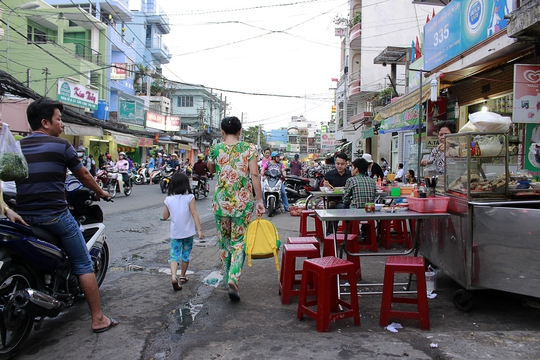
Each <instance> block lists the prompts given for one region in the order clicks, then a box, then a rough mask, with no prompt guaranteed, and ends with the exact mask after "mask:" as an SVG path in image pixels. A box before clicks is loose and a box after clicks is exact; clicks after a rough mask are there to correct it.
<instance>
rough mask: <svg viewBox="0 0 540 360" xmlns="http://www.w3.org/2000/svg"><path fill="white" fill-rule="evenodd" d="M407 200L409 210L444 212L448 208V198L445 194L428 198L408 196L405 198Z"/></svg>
mask: <svg viewBox="0 0 540 360" xmlns="http://www.w3.org/2000/svg"><path fill="white" fill-rule="evenodd" d="M407 201H408V202H409V210H411V211H416V212H421V213H427V212H435V213H443V212H446V210H447V209H448V201H450V198H449V197H446V196H436V197H428V198H414V197H410V198H407Z"/></svg>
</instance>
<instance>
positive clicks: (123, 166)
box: [116, 151, 129, 189]
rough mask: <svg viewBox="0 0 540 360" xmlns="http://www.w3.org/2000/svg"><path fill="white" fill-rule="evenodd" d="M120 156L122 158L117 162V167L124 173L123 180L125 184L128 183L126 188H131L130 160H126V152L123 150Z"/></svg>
mask: <svg viewBox="0 0 540 360" xmlns="http://www.w3.org/2000/svg"><path fill="white" fill-rule="evenodd" d="M118 157H119V158H120V159H119V160H118V161H117V162H116V168H117V169H118V172H119V173H120V174H122V180H123V181H124V184H127V186H126V188H127V189H129V162H128V161H127V160H126V153H125V152H123V151H122V152H120V153H119V154H118Z"/></svg>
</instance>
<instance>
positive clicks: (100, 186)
mask: <svg viewBox="0 0 540 360" xmlns="http://www.w3.org/2000/svg"><path fill="white" fill-rule="evenodd" d="M96 183H97V184H98V186H99V188H100V189H103V181H101V180H100V179H96Z"/></svg>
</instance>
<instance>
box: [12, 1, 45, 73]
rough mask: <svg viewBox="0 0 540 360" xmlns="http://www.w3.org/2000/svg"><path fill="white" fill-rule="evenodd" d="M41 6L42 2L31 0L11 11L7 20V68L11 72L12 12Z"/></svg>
mask: <svg viewBox="0 0 540 360" xmlns="http://www.w3.org/2000/svg"><path fill="white" fill-rule="evenodd" d="M40 6H41V4H40V3H39V2H37V1H31V2H27V3H25V4H22V5H19V6H17V7H14V8H13V9H11V11H10V12H9V15H8V18H7V22H6V68H7V70H8V72H9V30H10V27H9V19H10V18H11V14H13V12H14V11H15V10H34V9H37V8H38V7H40Z"/></svg>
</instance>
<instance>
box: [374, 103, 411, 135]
mask: <svg viewBox="0 0 540 360" xmlns="http://www.w3.org/2000/svg"><path fill="white" fill-rule="evenodd" d="M419 109H420V106H419V105H415V106H413V107H412V108H409V109H407V110H405V111H403V112H400V113H397V114H395V115H393V116H390V117H389V118H386V119H384V120H383V121H382V122H381V127H380V128H379V134H386V133H391V132H397V131H410V130H415V129H418V116H419Z"/></svg>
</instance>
